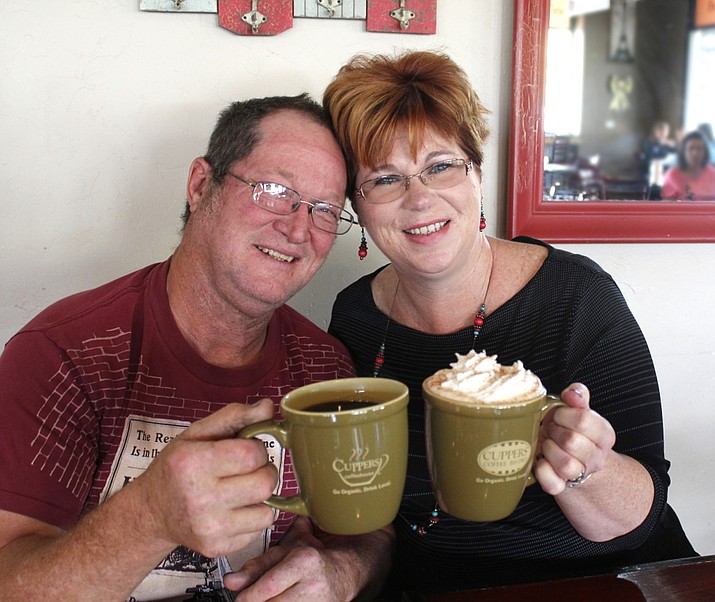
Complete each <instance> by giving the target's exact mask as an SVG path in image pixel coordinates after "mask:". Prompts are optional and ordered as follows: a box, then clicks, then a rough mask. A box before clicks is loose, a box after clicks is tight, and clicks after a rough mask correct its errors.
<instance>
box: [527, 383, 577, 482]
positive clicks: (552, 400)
mask: <svg viewBox="0 0 715 602" xmlns="http://www.w3.org/2000/svg"><path fill="white" fill-rule="evenodd" d="M560 406H563V407H568V404H567V403H566V402H564V401H562V399H561V398H560V397H556V396H555V395H546V397H545V398H544V405H543V406H542V408H541V416H540V418H539V425H541V423H542V422H543V421H544V418H546V414H548V413H549V412H550V411H551V410H553V409H554V408H558V407H560ZM534 483H536V477H535V476H534V467H533V465H532V467H531V471H529V476H528V477H526V485H525V487H528V486H529V485H533V484H534Z"/></svg>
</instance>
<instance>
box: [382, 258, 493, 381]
mask: <svg viewBox="0 0 715 602" xmlns="http://www.w3.org/2000/svg"><path fill="white" fill-rule="evenodd" d="M489 254H490V256H491V265H490V266H489V276H488V277H487V286H486V289H485V291H484V300H483V301H482V304H481V305H480V306H479V310H478V311H477V313H476V315H475V316H474V322H473V332H474V339H473V340H472V349H474V348H475V346H476V344H477V337H478V336H479V333H480V332H482V328H484V320H485V319H486V311H487V305H486V303H487V297H488V296H489V287H490V286H491V284H492V272H493V271H494V254H493V253H492V252H491V249H490V253H489ZM399 290H400V280H399V278H398V280H397V285H396V286H395V293H394V295H393V296H392V303H390V312H389V313H388V314H387V321H386V323H385V332H384V333H383V335H382V342H381V343H380V346H379V347H378V349H377V355H376V356H375V363H374V364H373V367H372V375H373V376H374V377H378V376H380V371H381V370H382V367H383V366H384V364H385V343H386V342H387V333H388V332H389V330H390V322H392V314H393V313H394V309H395V301H397V293H398V291H399Z"/></svg>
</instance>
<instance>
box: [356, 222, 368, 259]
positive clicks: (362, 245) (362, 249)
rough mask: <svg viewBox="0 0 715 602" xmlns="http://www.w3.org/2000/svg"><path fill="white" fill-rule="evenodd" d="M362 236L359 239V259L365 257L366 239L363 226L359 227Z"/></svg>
mask: <svg viewBox="0 0 715 602" xmlns="http://www.w3.org/2000/svg"><path fill="white" fill-rule="evenodd" d="M360 230H361V232H362V238H361V239H360V248H359V249H358V257H359V258H360V261H362V260H363V259H365V258H366V257H367V239H366V238H365V228H363V227H360Z"/></svg>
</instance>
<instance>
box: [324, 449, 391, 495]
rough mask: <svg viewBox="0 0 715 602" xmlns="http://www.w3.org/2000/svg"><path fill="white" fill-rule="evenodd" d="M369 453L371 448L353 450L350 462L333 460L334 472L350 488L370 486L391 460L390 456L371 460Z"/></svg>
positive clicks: (383, 455)
mask: <svg viewBox="0 0 715 602" xmlns="http://www.w3.org/2000/svg"><path fill="white" fill-rule="evenodd" d="M369 453H370V450H369V448H364V449H361V448H356V449H353V452H352V454H350V458H349V459H348V460H344V459H343V458H335V460H333V470H334V471H335V472H337V473H338V476H339V477H340V479H341V480H342V482H343V483H345V484H346V485H347V486H348V487H363V486H365V485H370V484H371V483H372V482H373V481H374V480H375V478H376V477H377V475H379V474H380V473H381V472H382V471H383V470H384V469H385V466H387V463H388V462H389V460H390V456H389V454H382V455H381V456H380V457H378V458H369V457H368V456H369Z"/></svg>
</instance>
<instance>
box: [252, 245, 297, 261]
mask: <svg viewBox="0 0 715 602" xmlns="http://www.w3.org/2000/svg"><path fill="white" fill-rule="evenodd" d="M256 247H258V250H259V251H263V252H264V253H265V254H266V255H268V256H270V257H273V259H277V260H278V261H286V262H288V263H290V262H291V261H293V260H294V259H295V257H291V256H290V255H283V253H279V252H278V251H274V250H273V249H266V248H265V247H261V246H258V245H256Z"/></svg>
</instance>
